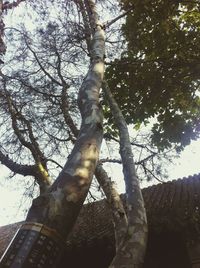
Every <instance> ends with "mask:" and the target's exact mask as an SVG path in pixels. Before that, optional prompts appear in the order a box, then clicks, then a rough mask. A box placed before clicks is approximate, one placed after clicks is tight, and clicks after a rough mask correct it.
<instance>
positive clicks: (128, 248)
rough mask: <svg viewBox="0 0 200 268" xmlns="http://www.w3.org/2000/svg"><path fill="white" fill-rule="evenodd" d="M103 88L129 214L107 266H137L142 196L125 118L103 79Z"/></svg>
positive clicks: (141, 248)
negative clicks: (117, 140)
mask: <svg viewBox="0 0 200 268" xmlns="http://www.w3.org/2000/svg"><path fill="white" fill-rule="evenodd" d="M103 88H104V92H105V95H106V99H107V101H108V103H109V105H110V108H111V111H112V114H113V117H114V120H115V123H116V125H117V127H118V130H119V136H120V155H121V158H122V165H123V173H124V180H125V186H126V201H127V216H128V228H127V230H126V234H125V236H124V238H123V240H122V241H121V245H120V248H119V249H118V251H117V254H116V256H115V258H114V260H113V262H112V264H111V265H110V268H122V267H126V268H129V267H130V268H139V267H142V265H143V259H144V254H145V249H146V242H147V219H146V212H145V208H144V200H143V197H142V193H141V190H140V186H139V181H138V178H137V175H136V171H135V165H134V160H133V153H132V150H131V143H130V138H129V133H128V128H127V125H126V122H125V119H124V117H123V115H122V113H121V110H120V109H119V107H118V104H117V103H116V101H115V100H114V98H113V96H112V93H111V92H110V89H109V87H108V84H107V83H106V82H104V85H103Z"/></svg>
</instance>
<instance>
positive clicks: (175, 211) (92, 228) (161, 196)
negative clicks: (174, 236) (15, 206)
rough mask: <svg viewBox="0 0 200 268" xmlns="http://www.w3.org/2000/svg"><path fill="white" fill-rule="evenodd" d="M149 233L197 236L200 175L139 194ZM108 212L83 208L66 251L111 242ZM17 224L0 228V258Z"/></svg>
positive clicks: (95, 206)
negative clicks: (172, 231)
mask: <svg viewBox="0 0 200 268" xmlns="http://www.w3.org/2000/svg"><path fill="white" fill-rule="evenodd" d="M142 192H143V196H144V200H145V205H146V210H147V218H148V222H149V225H150V229H153V230H154V231H155V230H157V231H159V230H160V229H162V230H163V229H166V228H168V229H170V228H171V229H173V230H178V231H180V230H181V229H182V230H183V231H184V232H185V231H187V232H188V233H189V230H192V233H193V234H195V235H196V231H197V232H199V230H198V228H199V226H200V224H199V223H200V174H198V175H194V176H190V177H188V178H183V179H178V180H174V181H169V182H166V183H162V184H161V183H160V184H157V185H154V186H151V187H148V188H145V189H143V190H142ZM111 215H112V214H111V212H110V210H109V208H108V204H107V202H106V201H105V200H102V201H98V202H95V203H91V204H87V205H85V206H84V207H83V209H82V211H81V213H80V216H79V218H78V220H77V223H76V225H75V227H74V230H73V232H72V234H71V236H70V237H69V241H68V247H69V248H70V247H72V248H73V247H74V246H76V247H77V246H80V247H81V245H82V244H85V243H87V245H92V244H94V243H100V242H101V241H102V240H104V241H105V240H109V241H111V243H113V241H114V232H113V227H112V222H111ZM19 226H20V223H16V224H11V225H7V226H3V227H0V255H1V254H2V253H3V251H4V249H5V247H6V246H7V245H8V243H9V242H10V240H11V239H12V237H13V234H14V233H15V231H16V230H17V228H18V227H19Z"/></svg>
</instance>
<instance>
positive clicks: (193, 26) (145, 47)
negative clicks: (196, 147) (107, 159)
mask: <svg viewBox="0 0 200 268" xmlns="http://www.w3.org/2000/svg"><path fill="white" fill-rule="evenodd" d="M121 5H122V8H123V9H124V10H127V9H129V8H130V6H134V8H133V9H132V11H131V12H129V13H128V16H127V18H126V22H125V24H124V25H123V34H124V36H125V38H126V41H127V49H126V50H125V51H123V53H121V57H120V59H116V60H114V61H113V62H112V63H111V64H110V65H109V67H108V68H107V74H106V76H107V79H108V82H109V85H110V87H111V90H112V92H113V94H114V97H115V98H116V100H117V101H118V103H119V105H120V107H121V109H122V112H123V114H124V116H125V118H126V120H127V123H129V124H130V123H133V124H135V128H138V126H139V125H140V123H141V122H148V121H147V120H148V119H150V118H153V117H154V118H157V122H156V123H155V124H154V125H153V127H152V143H153V144H154V145H157V146H158V147H159V148H160V149H164V148H170V147H171V146H172V144H176V145H177V148H178V149H182V148H183V147H184V146H186V145H187V144H189V143H190V141H191V139H195V138H197V137H198V136H199V133H200V119H199V118H200V98H199V93H198V92H199V91H198V90H199V82H200V51H199V44H200V12H199V9H200V4H198V3H197V2H192V1H191V2H189V1H186V2H184V1H183V2H182V1H181V4H180V3H179V1H170V2H169V1H167V0H153V1H149V0H148V1H147V0H131V1H126V0H123V1H122V3H121Z"/></svg>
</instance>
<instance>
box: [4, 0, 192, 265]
mask: <svg viewBox="0 0 200 268" xmlns="http://www.w3.org/2000/svg"><path fill="white" fill-rule="evenodd" d="M50 3H51V1H47V2H44V3H42V5H40V3H39V4H38V3H34V2H33V3H31V4H32V5H33V9H34V12H36V13H37V12H38V14H39V26H38V24H37V22H35V25H34V27H33V32H34V34H32V35H31V33H30V31H29V30H28V29H26V27H25V26H23V27H19V26H18V27H15V28H12V29H8V34H7V43H8V44H9V43H10V44H11V43H14V44H15V45H16V47H15V46H10V48H8V49H7V55H6V56H7V57H8V59H7V61H6V62H5V64H4V69H3V71H2V75H1V82H2V91H1V93H0V100H1V104H2V105H1V115H2V116H1V128H2V134H1V150H0V160H1V162H2V163H3V164H4V165H6V166H7V167H8V168H9V169H10V170H11V171H13V172H14V173H18V174H22V175H24V176H32V177H34V178H35V181H36V182H37V183H38V185H39V188H40V195H39V196H38V197H37V198H36V199H35V200H33V204H32V206H31V208H30V210H29V213H28V215H27V221H31V222H37V223H41V224H44V225H45V226H47V227H50V228H51V229H53V230H54V231H56V232H57V233H58V234H60V235H61V236H62V237H63V238H64V239H66V237H67V235H68V233H69V232H70V230H71V229H72V227H73V224H74V222H75V220H76V218H77V216H78V213H79V211H80V209H81V207H82V204H83V202H84V200H85V197H86V195H87V193H88V191H89V187H90V184H91V181H92V177H93V175H94V173H95V176H96V177H97V179H98V181H99V183H100V185H101V186H102V188H103V190H104V192H105V194H106V196H107V198H108V200H109V201H110V204H111V207H112V209H113V221H114V223H115V227H116V228H115V231H116V248H117V255H116V257H115V259H114V260H113V263H112V264H111V267H124V266H125V267H140V266H141V265H142V261H143V256H144V252H145V244H146V237H147V223H146V216H145V210H144V204H143V199H142V195H141V191H140V188H139V184H138V179H137V175H136V172H135V167H134V162H133V155H132V150H131V144H133V145H135V146H136V147H138V148H142V149H147V152H148V155H146V156H145V157H144V159H141V160H140V161H139V162H140V163H139V164H141V165H142V167H143V169H144V171H145V172H147V171H148V172H151V170H149V169H148V166H147V161H149V160H150V161H152V167H153V168H154V165H153V159H154V158H155V157H159V154H158V152H159V151H155V150H153V149H152V148H151V147H150V146H149V145H148V144H147V145H146V144H138V143H134V142H132V141H131V140H130V138H129V134H128V128H127V126H126V122H125V119H126V120H127V121H128V123H132V122H134V123H135V122H137V123H141V122H142V121H145V119H146V117H149V116H150V115H154V114H151V112H150V108H151V107H149V106H151V105H149V106H148V105H147V103H146V101H145V100H144V105H143V107H145V108H146V109H147V112H145V115H146V117H145V116H141V115H142V114H144V113H143V112H142V111H141V115H140V112H139V113H137V110H134V111H133V114H132V113H130V115H129V112H130V110H128V109H127V108H126V109H125V108H124V107H127V104H128V105H131V104H130V102H127V97H126V96H127V95H126V91H123V94H120V91H118V90H116V89H115V90H114V89H113V88H114V87H115V86H116V87H118V88H119V84H118V83H119V82H117V83H116V79H115V78H116V77H117V76H116V74H115V75H113V73H114V72H115V70H119V69H118V68H119V67H120V66H122V68H123V69H124V70H125V68H124V65H123V61H122V62H120V63H118V62H117V63H116V62H114V63H113V62H107V61H106V62H107V64H110V65H111V68H109V69H108V73H107V77H108V82H109V83H108V84H107V83H106V82H105V83H104V84H103V92H104V94H105V96H100V97H101V98H103V102H104V113H105V115H106V116H107V122H106V124H105V130H106V132H105V138H106V139H112V140H115V141H117V142H119V143H120V154H121V159H122V160H121V162H122V164H123V170H124V178H125V182H126V194H127V207H128V211H127V213H126V211H125V210H124V207H123V204H122V202H121V200H120V197H119V195H118V194H117V192H116V190H115V188H114V186H113V184H112V182H111V181H110V178H109V176H108V175H107V174H106V172H105V170H104V169H103V168H102V163H103V162H104V161H102V162H101V163H99V164H98V165H97V161H98V157H99V151H100V146H101V142H102V138H103V132H102V130H103V122H102V111H101V106H100V103H99V100H100V97H99V91H100V89H101V87H102V82H103V75H104V60H105V51H104V50H105V47H104V46H105V37H104V30H106V32H107V35H109V34H110V35H111V37H110V38H108V40H107V45H108V48H109V49H108V52H107V53H108V56H109V57H110V54H111V53H112V52H113V50H115V49H116V48H118V49H119V51H123V53H125V55H126V53H130V54H131V57H130V58H126V60H127V59H128V61H129V60H132V55H133V56H134V55H136V56H138V54H139V52H137V51H134V52H132V47H131V46H130V45H129V43H130V44H131V41H132V40H131V41H129V40H128V38H127V36H126V32H125V37H126V38H127V40H128V46H126V44H123V43H121V42H118V41H116V40H113V38H115V39H116V35H113V32H114V28H113V26H114V27H115V23H117V27H116V29H117V31H119V26H120V25H118V22H119V19H120V18H124V16H125V15H127V14H128V16H127V23H128V20H129V19H130V16H133V15H132V14H133V12H132V7H130V6H128V7H127V6H126V5H124V6H123V8H124V9H125V13H121V15H119V16H118V14H115V19H114V20H111V21H110V22H108V23H104V24H101V23H100V22H99V21H98V14H97V9H96V8H97V7H98V8H100V7H101V8H102V9H103V10H105V8H106V7H109V8H111V9H112V10H113V9H114V8H116V3H114V5H112V4H110V3H109V1H108V2H107V1H102V2H100V3H99V6H98V4H95V3H94V1H92V0H88V1H68V2H67V3H66V2H62V1H53V2H52V3H51V4H52V5H54V7H56V8H58V9H59V11H60V16H58V18H57V19H56V20H55V19H51V17H54V16H55V13H54V9H53V6H51V5H50V6H49V7H48V6H47V5H49V4H50ZM125 4H126V3H125ZM138 5H139V4H138ZM29 8H30V7H29ZM110 12H111V11H110ZM114 12H116V11H115V9H114ZM137 12H138V11H137ZM137 12H136V13H135V12H134V16H136V17H137V14H139V13H137ZM130 14H131V15H130ZM134 16H133V17H134ZM47 18H50V19H48V20H47ZM66 18H67V19H66ZM131 23H132V22H131ZM137 24H138V25H140V23H139V22H138V23H137ZM131 25H132V24H131ZM109 27H110V28H109ZM124 28H125V29H129V26H127V27H125V26H124ZM136 30H137V29H136ZM116 33H117V32H116ZM128 33H130V30H128ZM119 36H120V38H122V35H121V34H119ZM142 40H143V41H145V38H143V37H142ZM19 44H20V45H19ZM113 44H115V45H113ZM147 44H148V45H149V42H147ZM133 47H134V46H133ZM9 49H10V51H9ZM127 49H128V50H127ZM134 49H135V50H137V49H136V48H135V47H134ZM126 50H127V51H128V52H126ZM152 53H153V52H152ZM111 59H112V58H111ZM126 63H127V62H126ZM81 64H82V66H83V65H86V66H88V65H89V66H88V73H87V75H86V76H85V77H84V74H83V73H84V70H80V66H81ZM113 64H114V66H115V67H114V68H113V69H112V66H113ZM127 66H129V64H128V65H127ZM131 66H132V64H131ZM120 68H121V67H120ZM120 70H121V69H120ZM82 71H83V72H82ZM125 71H126V70H125ZM134 71H135V70H134ZM135 72H137V73H138V71H137V70H136V71H135ZM121 73H122V71H120V72H119V75H121ZM141 73H142V72H141ZM125 75H126V72H125V73H124V74H123V77H125ZM143 75H145V73H144V72H143ZM123 77H121V80H120V81H122V83H123V86H124V88H127V87H126V84H125V82H124V81H125V80H124V78H123ZM138 77H139V79H140V75H138ZM83 78H84V79H83ZM111 78H112V79H111ZM112 81H113V83H112ZM192 81H193V80H192ZM126 82H129V80H128V79H127V81H126ZM130 83H132V81H131V82H130ZM195 83H196V81H195ZM109 86H110V87H111V89H112V91H113V95H114V96H116V98H117V99H118V101H119V96H120V101H119V102H120V106H121V107H122V111H123V112H124V115H125V119H124V117H123V115H122V113H121V111H120V109H119V107H118V105H117V103H116V101H115V100H114V99H113V96H112V94H111V92H110V90H109ZM78 88H80V90H78ZM127 92H129V93H130V90H128V91H127ZM77 94H78V108H77V105H76V102H75V100H76V96H77ZM138 94H139V93H138V92H135V93H134V96H138ZM141 95H142V96H145V95H144V92H141ZM195 97H196V96H195ZM152 99H153V98H152ZM105 100H107V102H108V103H109V106H108V105H107V104H105ZM165 104H166V103H165ZM162 105H163V104H162ZM109 107H110V108H109ZM187 107H189V106H187ZM190 108H191V107H190ZM79 110H80V113H81V117H82V119H81V124H80V120H79V118H78V117H77V113H78V111H79ZM110 110H111V111H112V112H113V117H112V118H111V115H110V112H109V111H110ZM127 111H128V112H127ZM159 112H160V110H159ZM195 112H196V110H195ZM161 114H162V113H161ZM195 116H196V114H195ZM131 117H132V118H133V121H132V120H130V118H131ZM195 118H196V117H195ZM191 119H194V118H193V117H192V118H191ZM113 122H114V123H115V124H116V128H114V127H113V129H111V127H110V126H111V125H110V124H112V123H113ZM192 122H195V120H194V121H192ZM161 123H162V122H161ZM159 126H160V127H162V124H160V125H159ZM79 127H80V131H79ZM116 129H117V130H116ZM113 130H114V131H113ZM118 132H119V135H118ZM118 136H119V140H118ZM170 142H172V141H171V140H170ZM155 144H156V145H159V143H158V142H157V143H155ZM168 144H169V143H167V144H164V145H165V146H164V147H168ZM71 149H72V151H71V153H70V155H69V157H68V160H67V162H66V164H65V165H64V167H62V165H60V163H59V160H57V159H56V158H58V157H59V156H60V155H61V154H64V155H65V157H66V151H67V150H71ZM159 149H160V147H159ZM162 149H163V147H162ZM16 152H17V154H16ZM12 155H13V156H12ZM56 160H57V161H56ZM104 160H105V161H107V159H104ZM22 163H23V164H22ZM24 163H26V164H24ZM54 165H56V166H57V168H58V167H61V169H62V170H61V173H60V174H59V175H58V177H57V179H56V180H55V181H54V182H53V184H52V183H51V181H52V180H51V177H52V175H53V172H52V170H51V168H53V167H55V166H54ZM95 169H96V170H95ZM26 226H27V225H26ZM44 228H46V227H44ZM127 252H128V254H127Z"/></svg>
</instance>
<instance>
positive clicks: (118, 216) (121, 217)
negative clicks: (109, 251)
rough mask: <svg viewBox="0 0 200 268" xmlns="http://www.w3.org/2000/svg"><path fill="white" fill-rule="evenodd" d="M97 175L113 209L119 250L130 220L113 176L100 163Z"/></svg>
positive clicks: (116, 244)
mask: <svg viewBox="0 0 200 268" xmlns="http://www.w3.org/2000/svg"><path fill="white" fill-rule="evenodd" d="M95 176H96V178H97V180H98V183H99V184H100V185H101V187H102V189H103V191H104V193H105V195H106V198H107V200H108V202H109V205H110V208H111V210H112V215H113V224H114V231H115V246H116V250H118V249H119V247H120V244H121V241H122V239H123V237H124V236H125V234H126V230H127V227H128V220H127V216H126V212H125V209H124V206H123V202H122V200H121V197H120V195H119V194H118V192H117V190H116V187H115V184H114V182H112V181H111V178H110V177H108V174H107V172H106V171H105V170H104V169H103V167H102V165H101V164H100V163H99V164H98V165H97V167H96V170H95Z"/></svg>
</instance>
